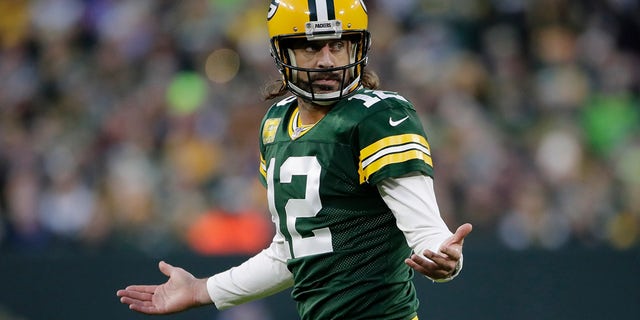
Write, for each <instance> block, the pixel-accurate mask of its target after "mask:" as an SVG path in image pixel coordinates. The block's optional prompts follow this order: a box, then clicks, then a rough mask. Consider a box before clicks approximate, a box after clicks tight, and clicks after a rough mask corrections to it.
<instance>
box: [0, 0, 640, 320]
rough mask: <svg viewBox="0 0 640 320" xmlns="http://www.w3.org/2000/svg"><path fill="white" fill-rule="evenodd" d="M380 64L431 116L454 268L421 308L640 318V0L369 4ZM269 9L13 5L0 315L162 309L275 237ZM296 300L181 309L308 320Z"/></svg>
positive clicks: (435, 315) (4, 130)
mask: <svg viewBox="0 0 640 320" xmlns="http://www.w3.org/2000/svg"><path fill="white" fill-rule="evenodd" d="M367 5H368V7H369V14H370V25H371V27H370V29H371V30H372V32H373V37H374V42H373V48H372V52H371V56H370V65H369V66H370V68H372V69H373V70H375V71H377V72H378V73H379V75H380V76H381V79H382V86H383V88H384V89H387V90H393V91H398V92H400V93H401V94H403V95H404V96H406V97H407V98H409V99H410V100H411V101H412V102H414V104H415V105H416V108H417V109H418V111H419V112H420V114H421V116H422V117H423V120H424V124H425V127H426V130H427V133H428V135H429V138H430V141H431V145H432V148H433V153H434V160H435V174H436V187H437V194H438V197H439V204H440V207H441V210H442V213H443V216H444V218H445V220H446V221H447V222H448V224H449V225H450V226H452V227H454V226H457V225H458V224H460V223H463V222H466V221H469V222H472V223H473V224H474V232H473V233H472V234H471V236H470V237H469V239H468V241H467V246H466V247H465V249H466V251H465V252H466V256H467V259H465V261H466V263H465V271H464V272H463V275H462V276H461V277H460V280H459V281H455V282H453V283H450V284H444V285H434V284H431V283H430V282H427V281H424V279H416V283H417V284H418V286H419V288H420V290H421V296H422V307H421V314H420V317H421V319H431V320H436V319H637V317H638V315H639V314H640V289H639V288H640V250H639V248H640V3H639V2H638V1H635V0H587V1H577V0H539V1H527V0H477V1H471V0H454V1H444V0H394V1H382V0H369V1H367ZM267 7H268V1H266V0H209V1H206V0H185V1H168V0H157V1H152V0H135V1H134V0H33V1H25V0H0V288H1V289H2V290H0V319H2V320H17V319H146V318H147V317H145V316H141V315H137V314H133V313H132V312H129V311H128V310H127V308H126V307H125V306H123V305H120V304H119V303H118V300H117V298H116V296H115V291H116V289H118V288H121V287H122V286H124V285H126V284H130V283H141V282H159V281H163V277H162V275H161V274H159V272H158V271H157V267H156V264H157V262H158V260H159V259H167V261H169V262H172V263H174V264H177V265H180V266H183V267H185V268H186V269H189V270H192V271H194V273H196V275H198V276H206V275H209V274H211V273H213V272H218V271H222V270H224V269H225V268H226V267H228V266H231V265H233V264H235V263H238V262H240V261H242V260H243V259H244V257H246V256H247V255H251V254H252V253H254V252H256V251H258V250H259V249H260V248H261V247H263V246H264V245H265V243H266V242H268V241H269V239H270V237H271V233H272V229H271V225H270V221H269V217H268V213H267V212H266V207H265V203H266V200H265V199H264V195H263V189H262V187H261V186H259V184H258V183H257V180H256V175H257V164H258V158H257V157H258V154H257V143H256V142H257V127H258V124H259V121H260V119H261V117H262V115H263V113H264V111H265V109H266V108H267V107H268V106H269V104H270V102H264V101H261V99H260V88H261V87H262V86H263V85H264V84H265V83H266V82H268V81H270V80H273V79H276V78H277V76H278V75H277V73H276V71H275V67H274V64H273V62H272V60H271V57H270V56H269V52H268V41H267V34H266V29H265V15H266V10H267ZM287 294H288V292H284V293H282V294H279V295H276V296H274V297H272V298H268V299H266V300H264V301H260V302H257V303H253V304H249V305H246V306H243V307H240V308H236V309H233V310H231V311H228V312H218V311H216V310H214V308H203V309H198V310H194V311H190V312H188V313H186V314H182V315H175V316H171V317H166V318H167V319H169V318H170V319H217V320H240V319H242V320H269V319H295V318H296V316H295V309H294V308H295V307H294V305H293V303H292V302H291V301H290V300H289V299H288V296H287Z"/></svg>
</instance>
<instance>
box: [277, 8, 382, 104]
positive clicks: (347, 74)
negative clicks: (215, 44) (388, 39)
mask: <svg viewBox="0 0 640 320" xmlns="http://www.w3.org/2000/svg"><path fill="white" fill-rule="evenodd" d="M267 27H268V30H269V38H270V43H271V55H272V57H273V59H274V60H275V62H276V65H277V67H278V70H279V71H280V73H281V74H282V76H283V80H284V83H285V84H286V86H287V88H288V89H289V90H290V91H291V92H292V93H293V94H295V95H297V96H299V97H302V98H304V99H306V100H309V101H312V102H314V103H319V104H330V103H332V102H335V101H337V100H339V99H342V98H344V97H347V96H349V95H351V94H353V93H354V92H355V90H356V89H358V88H359V87H360V85H361V77H362V71H363V68H364V67H365V65H366V64H367V59H368V58H367V55H368V52H369V47H370V44H371V34H370V33H369V31H368V29H367V27H368V15H367V8H366V6H365V4H364V2H363V1H362V0H271V4H270V5H269V12H268V14H267ZM300 39H303V40H306V41H316V40H320V41H322V40H332V39H343V40H349V41H350V43H351V47H350V48H349V49H350V52H349V54H350V57H349V64H347V65H344V66H337V67H334V68H330V69H312V68H301V67H299V66H297V65H296V61H295V59H294V55H293V49H292V48H291V43H292V42H293V41H294V40H300ZM301 72H304V73H306V74H307V77H306V79H312V78H313V73H314V72H316V73H317V72H323V73H327V72H332V73H336V74H338V73H339V74H342V81H341V82H340V83H341V85H340V89H339V90H338V91H335V92H328V93H326V92H323V93H320V92H314V91H316V90H314V88H313V86H312V84H311V81H310V80H305V81H307V83H301V82H302V80H301V79H300V77H298V75H299V74H300V73H301Z"/></svg>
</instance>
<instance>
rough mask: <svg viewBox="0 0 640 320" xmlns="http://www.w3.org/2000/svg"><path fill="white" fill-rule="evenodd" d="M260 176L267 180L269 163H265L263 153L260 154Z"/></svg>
mask: <svg viewBox="0 0 640 320" xmlns="http://www.w3.org/2000/svg"><path fill="white" fill-rule="evenodd" d="M260 175H262V177H264V178H265V179H266V178H267V162H266V161H264V157H263V156H262V153H260Z"/></svg>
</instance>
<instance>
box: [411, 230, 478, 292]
mask: <svg viewBox="0 0 640 320" xmlns="http://www.w3.org/2000/svg"><path fill="white" fill-rule="evenodd" d="M472 229H473V227H472V226H471V224H470V223H465V224H463V225H461V226H460V227H458V229H457V230H456V232H455V233H454V234H453V235H452V236H451V237H449V238H448V239H447V240H445V241H444V242H443V243H442V245H441V246H440V250H438V252H433V251H431V250H425V251H424V252H423V254H424V256H425V257H426V258H427V259H425V258H423V257H421V256H420V255H417V254H413V255H411V257H410V258H407V259H405V263H406V264H407V265H409V266H410V267H411V268H413V269H414V270H416V271H417V272H419V273H421V274H423V275H425V276H427V277H429V278H431V279H434V280H441V279H448V278H450V277H451V276H453V275H454V274H455V272H456V270H457V268H458V263H459V262H460V258H461V257H462V246H463V244H464V238H465V237H466V236H467V235H468V234H469V233H470V232H471V230H472Z"/></svg>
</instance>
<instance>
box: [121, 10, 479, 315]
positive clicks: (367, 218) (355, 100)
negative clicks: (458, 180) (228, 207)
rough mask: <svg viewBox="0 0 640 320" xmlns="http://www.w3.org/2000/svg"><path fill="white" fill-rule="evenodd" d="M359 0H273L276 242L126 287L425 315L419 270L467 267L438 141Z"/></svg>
mask: <svg viewBox="0 0 640 320" xmlns="http://www.w3.org/2000/svg"><path fill="white" fill-rule="evenodd" d="M367 24H368V19H367V9H366V7H365V5H364V3H363V2H362V1H361V0H315V1H313V0H273V1H272V2H271V4H270V8H269V12H268V16H267V25H268V30H269V35H270V42H271V53H272V56H273V58H274V60H275V63H276V65H277V67H278V69H279V70H280V73H281V74H282V79H281V80H280V81H279V82H278V83H276V84H274V85H273V86H270V87H269V88H268V90H266V97H267V98H269V99H270V98H275V97H279V96H281V95H285V94H287V93H289V92H290V93H292V95H290V96H288V97H285V98H283V99H282V100H280V101H278V102H277V103H275V104H274V105H273V106H272V107H271V108H270V109H269V110H268V111H267V113H266V115H265V116H264V119H263V121H262V123H261V127H260V133H261V134H260V137H259V139H260V144H259V145H260V156H261V157H260V170H259V171H260V176H259V177H260V180H261V182H262V183H263V184H264V186H265V187H266V191H267V197H268V205H269V210H270V212H271V215H272V220H273V222H274V224H275V227H276V234H275V236H274V238H273V241H272V243H271V245H270V246H269V247H268V248H266V249H265V250H263V251H262V252H260V253H258V254H257V255H255V256H254V257H252V258H250V259H248V260H247V261H246V262H244V263H243V264H241V265H239V266H237V267H234V268H231V269H230V270H227V271H224V272H221V273H218V274H216V275H213V276H212V277H210V278H205V279H197V278H195V277H194V276H193V275H191V274H190V273H189V272H187V271H185V270H184V269H182V268H178V267H174V266H171V265H169V264H167V263H165V262H160V265H159V267H160V270H161V271H162V272H163V273H164V274H165V275H167V276H168V277H169V280H168V281H167V282H166V283H164V284H162V285H136V286H129V287H127V288H126V289H124V290H119V291H118V293H117V295H118V296H120V297H121V301H122V302H123V303H125V304H128V305H129V306H130V308H131V309H133V310H136V311H139V312H143V313H149V314H164V313H172V312H177V311H180V310H184V309H187V308H190V307H194V306H198V305H202V304H211V303H213V304H215V306H216V307H217V308H218V309H225V308H230V307H233V306H236V305H239V304H242V303H245V302H248V301H252V300H255V299H259V298H262V297H266V296H269V295H271V294H274V293H276V292H279V291H281V290H284V289H286V288H289V287H293V289H292V298H293V299H294V300H295V301H296V302H297V307H298V312H299V314H300V317H301V319H303V320H323V319H398V320H412V319H417V309H418V298H417V295H416V290H415V288H414V284H413V282H412V277H413V274H414V272H416V271H417V272H418V273H420V274H422V275H424V276H427V277H429V278H431V279H433V280H434V281H449V280H451V279H453V278H454V277H455V276H456V275H457V274H458V273H459V272H460V270H461V268H462V261H463V259H462V247H463V242H464V238H465V237H466V236H467V235H468V234H469V233H470V232H471V229H472V227H471V225H470V224H463V225H462V226H460V227H459V228H458V229H457V230H456V232H455V233H451V232H450V231H449V229H448V228H447V226H446V224H445V223H444V221H443V220H442V218H441V216H440V212H439V209H438V206H437V203H436V197H435V193H434V187H433V162H432V158H431V148H430V146H429V143H428V141H427V138H426V135H425V132H424V129H423V127H422V124H421V122H420V120H419V117H418V115H417V114H416V111H415V109H414V107H413V105H412V104H411V103H410V102H409V101H408V100H407V99H405V98H404V97H402V96H401V95H399V94H397V93H394V92H388V91H382V90H378V89H377V87H378V78H377V77H376V75H375V74H374V73H372V72H370V71H368V70H367V69H365V67H366V64H367V57H368V51H369V46H370V43H371V35H370V33H369V31H368V26H367Z"/></svg>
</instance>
